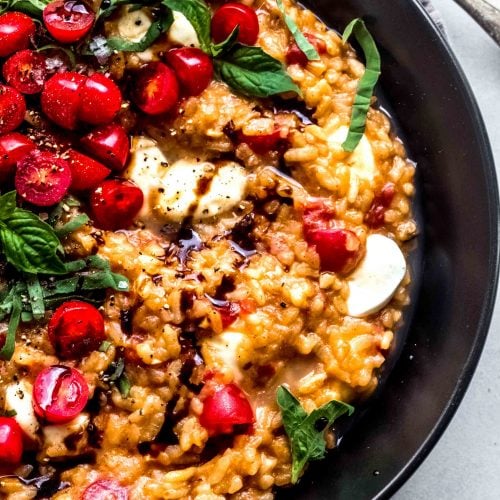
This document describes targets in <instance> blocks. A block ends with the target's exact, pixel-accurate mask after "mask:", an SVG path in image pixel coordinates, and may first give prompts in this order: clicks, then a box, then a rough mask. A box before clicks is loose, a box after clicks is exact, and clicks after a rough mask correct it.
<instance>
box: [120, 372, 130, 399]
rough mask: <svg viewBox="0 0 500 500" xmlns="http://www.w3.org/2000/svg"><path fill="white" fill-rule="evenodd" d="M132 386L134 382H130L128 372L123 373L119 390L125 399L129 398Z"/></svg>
mask: <svg viewBox="0 0 500 500" xmlns="http://www.w3.org/2000/svg"><path fill="white" fill-rule="evenodd" d="M131 388H132V384H131V383H130V380H129V378H128V377H127V374H126V373H123V375H122V376H121V377H120V378H119V379H118V390H119V391H120V394H121V395H122V398H123V399H127V398H128V396H129V394H130V389H131Z"/></svg>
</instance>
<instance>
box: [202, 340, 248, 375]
mask: <svg viewBox="0 0 500 500" xmlns="http://www.w3.org/2000/svg"><path fill="white" fill-rule="evenodd" d="M246 341H247V338H246V337H245V335H243V333H239V332H224V333H221V334H220V335H217V336H216V337H212V338H211V339H207V340H206V341H205V342H204V343H203V344H202V348H201V352H202V354H203V359H204V360H205V363H206V364H207V366H208V367H213V368H216V369H218V370H221V371H223V370H229V371H231V372H232V373H233V377H234V380H235V381H236V382H238V381H240V380H241V379H242V378H243V372H242V371H241V368H240V364H241V363H240V361H241V356H240V355H239V350H240V348H241V346H242V345H243V344H244V343H245V342H246Z"/></svg>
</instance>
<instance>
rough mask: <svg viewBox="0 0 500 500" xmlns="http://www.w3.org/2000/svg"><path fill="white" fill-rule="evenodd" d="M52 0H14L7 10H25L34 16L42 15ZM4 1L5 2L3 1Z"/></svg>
mask: <svg viewBox="0 0 500 500" xmlns="http://www.w3.org/2000/svg"><path fill="white" fill-rule="evenodd" d="M50 1H51V0H14V1H12V2H10V6H9V7H8V9H7V10H16V11H19V12H24V13H25V14H28V15H30V16H33V17H42V13H43V9H45V7H46V6H47V4H48V3H49V2H50ZM2 3H3V2H2Z"/></svg>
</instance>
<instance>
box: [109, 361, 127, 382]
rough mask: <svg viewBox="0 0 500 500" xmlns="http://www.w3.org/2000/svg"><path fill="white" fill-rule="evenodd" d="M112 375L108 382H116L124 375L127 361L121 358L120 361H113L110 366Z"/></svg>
mask: <svg viewBox="0 0 500 500" xmlns="http://www.w3.org/2000/svg"><path fill="white" fill-rule="evenodd" d="M110 368H111V373H110V374H109V375H107V377H106V378H107V380H108V381H110V382H116V381H117V380H118V379H119V378H120V377H121V376H122V375H123V370H124V369H125V361H124V360H123V358H120V359H119V360H118V361H113V363H111V365H110Z"/></svg>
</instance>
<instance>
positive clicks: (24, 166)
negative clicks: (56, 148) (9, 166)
mask: <svg viewBox="0 0 500 500" xmlns="http://www.w3.org/2000/svg"><path fill="white" fill-rule="evenodd" d="M70 184H71V169H70V168H69V165H68V162H67V161H66V160H63V159H62V158H60V157H58V156H57V155H55V154H54V153H51V152H49V151H40V150H38V149H36V150H34V151H32V152H31V153H29V154H27V155H26V156H25V157H24V158H22V160H21V161H19V163H18V164H17V171H16V177H15V185H16V189H17V192H18V193H19V196H21V198H23V199H24V200H26V201H27V202H28V203H33V205H37V206H39V207H48V206H50V205H54V204H56V203H59V202H60V201H61V200H62V199H63V198H64V195H65V194H66V193H67V192H68V189H69V186H70Z"/></svg>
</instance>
